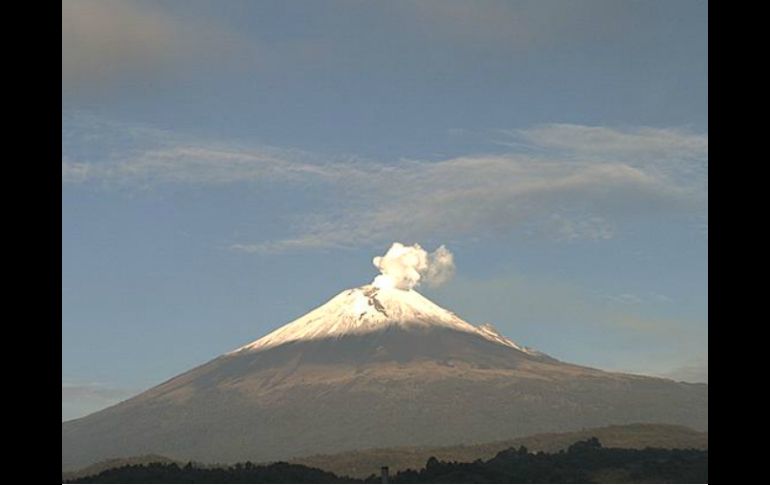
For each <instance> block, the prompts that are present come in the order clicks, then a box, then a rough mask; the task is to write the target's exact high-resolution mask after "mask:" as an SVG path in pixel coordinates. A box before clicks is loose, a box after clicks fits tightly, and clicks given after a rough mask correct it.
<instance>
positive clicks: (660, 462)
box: [67, 437, 708, 483]
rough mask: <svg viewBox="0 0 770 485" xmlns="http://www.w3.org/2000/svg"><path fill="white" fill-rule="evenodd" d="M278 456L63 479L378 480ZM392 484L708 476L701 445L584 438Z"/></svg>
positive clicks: (400, 476)
mask: <svg viewBox="0 0 770 485" xmlns="http://www.w3.org/2000/svg"><path fill="white" fill-rule="evenodd" d="M380 481H381V478H380V476H379V475H377V474H372V475H370V476H369V477H368V478H366V479H352V478H348V477H339V476H337V475H335V474H333V473H331V472H325V471H322V470H319V469H317V468H310V467H306V466H303V465H292V464H288V463H284V462H279V463H273V464H270V465H254V464H252V463H248V462H247V463H244V464H237V465H234V466H230V467H226V468H205V467H199V466H196V465H193V464H187V465H185V466H179V465H177V464H176V463H153V464H148V465H126V466H123V467H120V468H113V469H110V470H105V471H103V472H101V473H99V474H98V475H92V476H89V477H84V478H80V479H77V480H74V481H72V482H67V483H379V482H380ZM389 481H390V482H391V483H640V482H641V483H708V450H695V449H688V450H682V449H674V450H670V449H659V448H645V449H642V450H633V449H624V448H604V447H602V445H601V443H600V442H599V440H598V439H596V438H595V437H594V438H591V439H588V440H585V441H579V442H577V443H575V444H573V445H571V446H570V447H569V448H568V449H567V450H566V451H564V450H562V451H559V452H557V453H545V452H537V453H532V452H530V451H528V450H527V449H526V448H525V447H523V446H522V447H520V448H519V449H516V448H509V449H507V450H504V451H501V452H500V453H498V454H497V455H496V456H495V457H494V458H492V459H490V460H487V461H483V460H476V461H474V462H470V463H467V462H466V463H462V462H442V461H440V460H438V459H436V458H435V457H431V458H430V459H429V460H428V461H427V463H426V464H425V466H424V467H422V468H421V469H420V470H411V469H410V470H404V471H400V472H397V473H395V474H393V475H391V476H390V480H389Z"/></svg>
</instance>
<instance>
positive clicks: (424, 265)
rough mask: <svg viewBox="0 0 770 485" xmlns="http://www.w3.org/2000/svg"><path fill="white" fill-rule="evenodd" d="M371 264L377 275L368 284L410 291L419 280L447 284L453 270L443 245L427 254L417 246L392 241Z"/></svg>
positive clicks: (452, 259) (452, 257)
mask: <svg viewBox="0 0 770 485" xmlns="http://www.w3.org/2000/svg"><path fill="white" fill-rule="evenodd" d="M372 262H373V263H374V266H375V267H376V268H377V269H379V270H380V273H381V274H380V275H379V276H377V277H376V278H374V282H373V283H372V284H373V285H374V286H376V287H378V288H398V289H400V290H411V289H412V288H414V287H415V286H418V285H419V284H420V282H421V281H425V282H426V283H427V284H429V285H431V286H438V285H440V284H442V283H445V282H446V281H448V280H449V279H450V278H451V277H452V275H453V274H454V269H455V265H454V256H453V255H452V253H451V252H450V251H449V250H448V249H447V248H446V247H444V246H443V245H442V246H439V248H438V249H436V250H435V251H434V252H432V253H430V254H428V252H427V251H425V250H424V249H423V248H422V247H421V246H420V245H419V244H415V245H413V246H404V245H403V244H401V243H398V242H396V243H393V245H392V246H391V247H390V249H388V252H387V253H385V256H377V257H376V258H374V260H373V261H372Z"/></svg>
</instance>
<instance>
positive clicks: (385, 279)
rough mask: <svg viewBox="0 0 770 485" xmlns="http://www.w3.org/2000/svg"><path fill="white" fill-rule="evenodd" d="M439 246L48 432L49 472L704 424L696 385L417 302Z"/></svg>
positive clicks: (397, 257) (396, 258) (439, 257)
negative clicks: (121, 461) (616, 367)
mask: <svg viewBox="0 0 770 485" xmlns="http://www.w3.org/2000/svg"><path fill="white" fill-rule="evenodd" d="M442 248H443V246H442V247H441V248H439V249H437V250H436V251H434V253H430V254H428V253H426V252H425V251H423V250H422V249H421V248H419V246H417V245H415V246H412V247H407V246H403V245H394V246H393V248H391V250H390V251H388V253H387V254H386V255H385V256H383V257H378V258H375V261H374V263H375V266H377V268H378V269H380V271H381V274H380V276H378V277H376V278H375V279H374V282H373V283H372V284H369V285H365V286H362V287H359V288H352V289H349V290H345V291H343V292H341V293H339V294H337V295H336V296H335V297H333V298H332V299H331V300H329V301H328V302H326V303H324V304H323V305H321V306H319V307H317V308H315V309H314V310H312V311H310V312H309V313H307V314H306V315H304V316H301V317H299V318H297V319H296V320H294V321H292V322H290V323H288V324H286V325H283V326H281V327H279V328H277V330H274V331H273V332H271V333H269V334H267V335H265V336H264V337H262V338H260V339H258V340H256V341H254V342H252V343H250V344H247V345H244V346H242V347H240V348H237V349H235V350H233V351H232V352H228V353H226V354H224V355H220V356H219V357H217V358H215V359H213V360H211V361H209V362H206V363H204V364H203V365H200V366H198V367H195V368H194V369H191V370H189V371H187V372H185V373H182V374H180V375H178V376H176V377H174V378H172V379H169V380H168V381H166V382H163V383H162V384H159V385H158V386H155V387H153V388H151V389H149V390H147V391H145V392H143V393H141V394H139V395H137V396H135V397H133V398H131V399H129V400H127V401H123V402H121V403H119V404H117V405H115V406H112V407H110V408H107V409H104V410H102V411H99V412H97V413H94V414H91V415H89V416H86V417H84V418H81V419H76V420H72V421H67V422H64V423H62V464H63V467H64V468H73V467H80V466H85V465H88V464H91V463H94V462H96V461H99V460H104V459H108V458H116V457H129V456H136V455H145V454H150V453H154V454H159V455H163V456H167V457H171V458H176V459H178V460H182V461H187V460H196V461H202V462H219V463H227V462H230V463H232V462H236V461H246V460H250V461H252V462H265V461H272V460H290V459H291V458H292V457H301V456H307V455H312V454H318V453H335V452H342V451H348V450H356V449H365V448H385V447H394V446H447V445H457V444H461V443H470V442H476V443H481V442H485V441H486V442H491V441H498V440H506V439H511V438H515V437H517V436H523V435H527V434H533V433H540V432H559V431H570V430H576V429H580V428H588V427H596V426H606V425H608V424H627V423H638V422H648V423H670V424H680V425H685V426H691V427H694V428H696V429H706V428H707V426H708V387H707V386H706V385H704V384H687V383H682V382H674V381H671V380H667V379H659V378H653V377H645V376H634V375H628V374H618V373H611V372H604V371H601V370H599V369H592V368H588V367H584V366H580V365H575V364H569V363H566V362H561V361H559V360H556V359H554V358H552V357H549V356H547V355H545V354H542V353H540V352H537V351H534V350H532V349H529V348H526V347H523V346H520V345H518V344H516V343H515V342H514V341H512V340H510V339H508V338H507V337H505V336H503V335H502V334H501V333H500V332H499V331H497V329H495V327H494V326H492V325H491V324H488V323H485V324H483V325H478V326H477V325H473V324H471V323H468V322H466V321H465V320H463V319H462V318H460V317H458V316H457V315H455V314H454V313H452V312H451V311H449V310H447V309H444V308H442V307H441V306H439V305H437V304H435V303H433V302H431V301H430V300H429V299H427V298H425V297H424V296H422V295H421V294H420V293H419V292H418V291H417V290H416V289H415V288H416V287H417V286H419V284H420V282H421V281H424V282H425V283H426V284H431V282H433V283H435V282H437V281H440V280H442V279H445V278H446V277H447V275H449V274H451V269H452V258H451V253H449V252H448V251H447V250H446V249H445V248H444V249H442ZM511 323H513V322H511Z"/></svg>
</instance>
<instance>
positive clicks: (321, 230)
mask: <svg viewBox="0 0 770 485" xmlns="http://www.w3.org/2000/svg"><path fill="white" fill-rule="evenodd" d="M472 7H473V8H471V5H470V4H468V3H466V2H460V1H451V0H450V1H442V2H438V1H422V2H408V1H395V2H388V3H387V4H385V3H382V2H349V1H329V2H323V3H321V2H303V1H295V2H290V3H287V2H277V1H265V2H246V1H232V2H227V3H226V4H221V3H216V2H206V1H191V2H180V1H161V2H145V1H122V2H113V1H100V2H97V1H93V0H70V1H67V2H63V4H62V14H63V17H62V97H63V104H62V228H63V232H62V420H67V419H72V418H76V417H80V416H84V415H86V414H89V413H91V412H94V411H96V410H98V409H101V408H104V407H106V406H108V405H111V404H114V403H115V402H118V401H119V400H121V399H125V398H127V397H130V396H131V395H133V394H136V393H138V392H139V391H141V390H144V389H147V388H149V387H151V386H154V385H156V384H158V383H160V382H162V381H165V380H166V379H169V378H170V377H173V376H174V375H176V374H178V373H180V372H183V371H186V370H188V369H190V368H191V367H194V366H196V365H199V364H201V363H203V362H206V361H208V360H209V359H211V358H213V357H215V356H217V355H220V354H222V353H224V352H228V351H230V350H232V349H234V348H237V347H239V346H241V345H244V344H246V343H248V342H252V341H254V340H256V339H258V338H259V337H262V336H264V335H266V334H268V333H269V332H271V331H272V330H274V329H276V328H278V327H279V326H281V325H283V324H285V323H287V322H289V321H292V320H294V319H295V318H297V317H299V316H301V315H303V314H305V313H306V312H308V311H309V310H311V309H312V308H315V307H317V306H319V305H321V304H322V303H324V302H325V301H327V300H328V299H329V298H331V297H332V296H334V295H335V294H337V293H339V292H341V291H343V290H345V289H346V288H353V287H359V286H362V285H365V284H367V283H370V282H372V280H373V279H374V277H375V276H377V273H378V270H377V269H376V268H375V267H374V266H373V265H372V258H374V257H376V256H383V255H385V254H386V251H387V250H388V248H390V247H391V244H392V243H394V242H396V241H398V242H401V243H404V244H405V245H412V244H415V243H418V244H420V245H421V246H422V247H423V248H425V249H426V250H427V251H434V250H436V249H437V248H439V247H441V246H442V245H444V247H445V249H446V250H448V251H449V252H451V253H450V254H451V255H453V256H454V258H453V265H452V267H453V268H454V271H453V277H451V278H449V276H448V275H449V273H447V274H445V275H444V276H442V277H441V278H439V279H441V280H442V281H441V283H442V284H441V285H438V286H435V285H434V286H431V285H429V284H428V281H427V280H426V281H425V282H424V283H425V284H421V285H420V286H419V287H418V290H419V291H420V292H421V293H423V294H424V295H425V296H426V297H428V298H430V299H431V300H433V301H435V302H436V303H437V304H439V305H441V306H442V307H444V308H447V309H449V310H451V311H453V312H455V313H457V315H458V316H460V317H462V318H463V319H464V320H466V321H468V322H470V323H473V324H475V325H480V324H483V323H492V324H493V325H494V326H495V327H497V328H498V329H499V330H500V331H501V333H502V334H503V335H505V336H506V337H509V338H511V339H513V340H515V341H516V342H518V343H520V344H522V345H525V346H528V347H533V348H535V349H538V350H541V351H543V352H545V353H547V354H549V355H551V356H553V357H555V358H557V359H560V360H564V361H569V362H573V363H576V364H582V365H586V366H591V367H597V368H601V369H605V370H612V371H625V372H633V373H641V374H648V375H656V376H664V377H670V378H674V379H678V380H685V381H688V382H707V381H708V365H707V361H708V350H707V342H708V320H707V271H708V267H707V250H708V205H707V196H708V173H707V172H708V116H707V108H708V106H707V91H708V79H707V68H708V62H707V54H708V47H707V7H708V5H707V3H706V2H699V1H680V2H675V3H672V2H664V1H647V2H633V1H629V2H622V3H621V2H613V1H585V2H580V3H576V2H559V1H537V2H535V1H532V2H529V1H527V2H497V1H480V2H474V3H473V4H472ZM434 254H436V253H434ZM442 254H443V253H442ZM444 256H446V255H444ZM380 263H383V262H382V261H380ZM375 264H377V263H375ZM378 267H379V266H378ZM433 277H436V275H435V274H434V275H433Z"/></svg>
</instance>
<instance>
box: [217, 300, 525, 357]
mask: <svg viewBox="0 0 770 485" xmlns="http://www.w3.org/2000/svg"><path fill="white" fill-rule="evenodd" d="M391 326H396V327H400V328H402V329H415V328H420V327H423V328H425V327H431V326H438V327H444V328H447V329H451V330H457V331H461V332H466V333H470V334H475V335H478V336H480V337H482V338H484V339H486V340H489V341H492V342H495V343H498V344H501V345H505V346H508V347H511V348H514V349H516V350H519V351H522V352H525V353H528V354H533V355H536V354H540V353H539V352H537V351H534V350H532V349H530V348H528V347H523V346H520V345H518V344H517V343H516V342H514V341H512V340H510V339H508V338H506V337H504V336H503V335H502V334H500V332H499V331H497V329H495V328H494V327H493V326H492V325H491V324H484V325H481V326H479V327H477V326H475V325H472V324H470V323H468V322H466V321H464V320H462V319H461V318H459V317H458V316H457V315H455V314H454V313H452V312H450V311H449V310H446V309H444V308H441V307H440V306H438V305H436V304H435V303H433V302H432V301H430V300H428V299H427V298H425V297H424V296H422V295H421V294H420V293H418V292H417V291H416V290H414V289H408V290H402V289H399V288H395V287H388V286H383V287H379V286H375V285H365V286H362V287H359V288H353V289H349V290H345V291H343V292H342V293H339V294H338V295H337V296H335V297H334V298H332V299H331V300H329V301H328V302H326V303H325V304H323V305H321V306H319V307H318V308H316V309H314V310H312V311H310V312H309V313H307V314H305V315H304V316H302V317H300V318H298V319H296V320H294V321H292V322H290V323H288V324H286V325H284V326H282V327H280V328H278V329H277V330H275V331H273V332H271V333H269V334H268V335H266V336H264V337H262V338H260V339H259V340H256V341H254V342H252V343H250V344H247V345H244V346H243V347H240V348H238V349H235V350H233V351H232V352H230V353H229V354H228V355H231V354H235V353H238V352H254V351H261V350H265V349H269V348H272V347H276V346H278V345H282V344H285V343H288V342H295V341H300V340H317V339H335V338H340V337H342V336H347V335H361V334H366V333H371V332H378V331H381V330H384V329H386V328H388V327H391Z"/></svg>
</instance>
